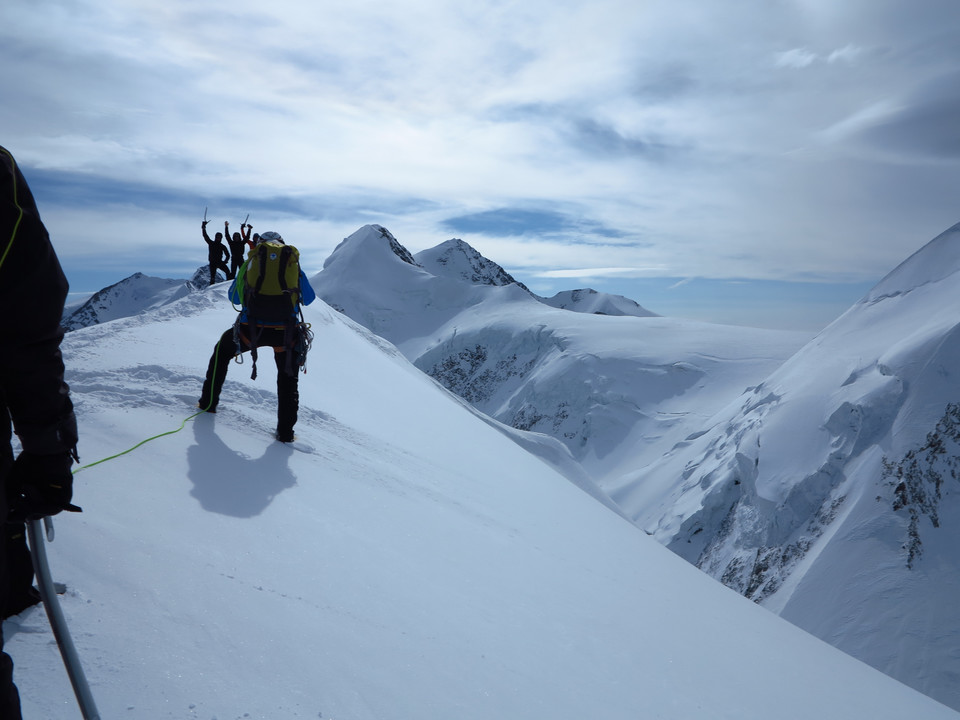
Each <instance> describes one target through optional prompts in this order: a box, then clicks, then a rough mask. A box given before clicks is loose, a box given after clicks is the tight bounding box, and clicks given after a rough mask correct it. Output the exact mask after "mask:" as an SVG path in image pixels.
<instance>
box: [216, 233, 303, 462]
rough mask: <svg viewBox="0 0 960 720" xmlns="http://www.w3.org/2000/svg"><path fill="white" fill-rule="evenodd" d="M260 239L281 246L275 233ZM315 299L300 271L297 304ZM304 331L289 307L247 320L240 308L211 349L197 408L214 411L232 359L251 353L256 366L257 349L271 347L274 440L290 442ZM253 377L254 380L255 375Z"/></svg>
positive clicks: (233, 292) (235, 291)
mask: <svg viewBox="0 0 960 720" xmlns="http://www.w3.org/2000/svg"><path fill="white" fill-rule="evenodd" d="M261 238H262V239H264V240H268V239H269V240H273V241H275V242H279V243H283V239H282V238H281V237H280V236H279V235H278V234H277V233H275V232H265V233H264V234H263V235H262V236H261ZM241 275H242V273H241ZM239 282H242V278H238V279H237V280H234V281H233V282H232V283H231V284H230V289H229V290H228V291H227V295H228V297H229V298H230V300H231V301H232V302H233V303H234V304H238V303H241V302H242V300H241V295H240V288H238V287H237V283H239ZM316 297H317V296H316V293H315V292H314V289H313V288H312V287H311V285H310V281H309V280H307V276H306V275H305V274H304V272H303V270H301V271H300V303H301V304H303V305H309V304H310V303H312V302H313V301H314V300H315V299H316ZM288 307H290V306H289V305H288ZM305 332H306V331H305V329H304V328H302V327H300V325H299V324H298V323H297V310H295V309H293V308H290V311H289V313H288V314H287V315H286V316H285V317H276V318H267V317H263V318H261V317H257V318H250V317H249V315H248V311H247V308H246V307H244V308H243V310H242V311H241V313H240V315H239V317H238V318H237V322H236V324H235V325H234V326H233V327H232V328H230V329H229V330H227V331H226V332H224V333H223V335H222V336H221V337H220V340H219V341H218V342H217V344H216V345H215V346H214V348H213V354H212V355H211V356H210V362H209V364H208V365H207V376H206V378H205V379H204V381H203V389H202V390H201V392H200V401H199V403H198V407H199V408H200V409H201V410H206V411H207V412H211V413H214V412H216V411H217V404H218V403H219V402H220V390H221V389H222V388H223V383H224V381H225V380H226V378H227V368H228V367H229V365H230V361H231V360H232V359H233V358H234V357H236V356H238V355H241V354H242V353H245V352H247V351H252V354H253V356H254V363H256V350H257V348H262V347H272V348H273V351H274V360H275V361H276V365H277V431H276V438H277V440H279V441H280V442H284V443H288V442H293V439H294V435H293V426H294V425H295V424H296V422H297V415H298V413H299V409H300V390H299V374H298V373H299V371H300V368H301V367H302V366H303V362H304V360H305V355H306V347H307V346H308V345H309V339H308V338H307V337H305V336H304V333H305ZM254 368H256V365H254ZM253 377H256V374H255V373H254V375H253Z"/></svg>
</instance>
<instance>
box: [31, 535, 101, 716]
mask: <svg viewBox="0 0 960 720" xmlns="http://www.w3.org/2000/svg"><path fill="white" fill-rule="evenodd" d="M42 525H46V530H47V536H48V537H52V536H53V522H52V521H51V520H50V518H44V519H43V524H41V521H40V520H39V519H34V520H28V521H27V538H28V539H29V541H30V557H31V559H32V560H33V571H34V573H35V574H36V576H37V588H38V589H39V590H40V599H41V600H42V601H43V608H44V610H46V611H47V619H48V620H49V621H50V627H51V628H52V629H53V636H54V638H56V640H57V647H59V648H60V656H61V657H62V658H63V664H64V666H65V667H66V668H67V675H68V676H69V677H70V684H71V685H73V694H74V695H76V696H77V703H78V704H79V705H80V712H81V713H82V714H83V718H84V720H100V713H99V712H98V711H97V705H96V703H95V702H94V701H93V694H92V693H91V692H90V685H89V684H88V683H87V678H86V676H85V675H84V674H83V666H82V665H81V664H80V656H79V655H78V654H77V648H76V647H75V646H74V644H73V639H72V638H71V637H70V631H69V629H68V628H67V620H66V618H65V617H64V616H63V610H61V609H60V602H59V601H58V600H57V593H56V589H55V588H54V585H53V577H52V576H51V575H50V563H49V562H48V561H47V550H46V548H45V547H44V540H43V530H42Z"/></svg>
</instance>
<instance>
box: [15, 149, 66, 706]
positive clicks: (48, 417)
mask: <svg viewBox="0 0 960 720" xmlns="http://www.w3.org/2000/svg"><path fill="white" fill-rule="evenodd" d="M66 297H67V280H66V277H64V274H63V270H62V269H61V267H60V262H59V260H58V259H57V255H56V253H55V252H54V250H53V246H52V245H51V244H50V237H49V235H48V234H47V230H46V228H45V227H44V225H43V222H42V221H41V220H40V214H39V213H38V211H37V206H36V203H35V201H34V199H33V194H32V193H31V192H30V188H29V187H28V186H27V182H26V180H25V179H24V177H23V175H22V173H21V172H20V169H19V167H17V163H16V161H15V160H14V158H13V155H11V154H10V152H9V151H8V150H6V149H5V148H3V147H0V306H2V307H6V308H10V307H17V306H18V305H19V306H21V307H22V306H23V304H24V302H25V301H29V306H30V313H29V314H28V315H26V316H24V318H23V321H22V322H15V323H14V322H11V323H7V325H6V327H5V328H4V330H3V346H2V349H0V490H2V491H0V517H2V518H4V519H5V530H6V532H5V534H4V537H3V538H2V540H3V542H0V601H2V603H0V604H2V607H3V609H4V613H3V614H4V616H7V615H9V614H12V613H13V612H17V611H19V610H21V609H23V607H24V606H29V605H30V604H34V603H35V602H36V601H37V599H34V598H33V592H32V591H33V587H32V582H33V568H32V565H31V563H30V554H29V551H28V549H27V545H26V539H25V528H24V521H25V520H26V519H32V518H39V517H43V516H46V515H55V514H57V513H58V512H60V511H61V510H79V508H77V507H75V506H74V505H71V503H70V501H71V499H72V495H73V475H72V474H71V471H70V466H71V465H72V464H73V462H74V460H76V459H77V421H76V417H75V416H74V413H73V404H72V402H71V401H70V394H69V388H68V387H67V385H66V383H65V382H64V380H63V372H64V369H63V358H62V357H61V355H60V341H61V339H62V338H63V329H62V328H61V327H60V317H61V315H62V314H63V304H64V301H65V300H66ZM14 433H16V435H17V438H18V439H19V441H20V443H19V444H20V452H19V454H18V455H17V456H16V458H14V449H13V434H14ZM2 644H3V638H2V633H0V718H6V719H11V720H17V719H19V718H20V717H21V715H20V698H19V694H18V692H17V688H16V685H14V682H13V662H12V661H11V660H10V657H9V656H8V655H7V654H6V653H3V652H2Z"/></svg>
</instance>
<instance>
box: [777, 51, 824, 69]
mask: <svg viewBox="0 0 960 720" xmlns="http://www.w3.org/2000/svg"><path fill="white" fill-rule="evenodd" d="M816 61H817V55H816V53H813V52H810V51H809V50H807V49H806V48H794V49H793V50H787V51H785V52H781V53H777V55H776V61H775V64H776V66H777V67H781V68H805V67H808V66H809V65H812V64H813V63H815V62H816Z"/></svg>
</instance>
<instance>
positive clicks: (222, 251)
mask: <svg viewBox="0 0 960 720" xmlns="http://www.w3.org/2000/svg"><path fill="white" fill-rule="evenodd" d="M208 222H209V220H204V221H203V222H202V223H200V230H201V231H202V232H203V239H204V240H206V242H207V261H208V262H209V263H210V284H211V285H215V284H216V282H217V270H223V274H224V275H225V276H229V275H230V267H229V266H228V265H227V262H226V261H227V257H228V255H229V253H228V251H227V249H226V248H225V247H224V246H223V233H217V234H216V235H214V239H213V240H211V239H210V236H209V235H207V223H208Z"/></svg>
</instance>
